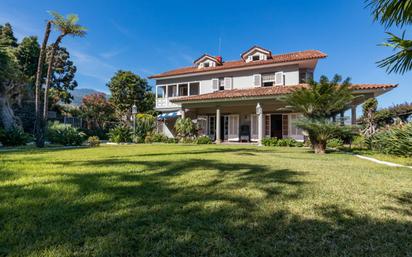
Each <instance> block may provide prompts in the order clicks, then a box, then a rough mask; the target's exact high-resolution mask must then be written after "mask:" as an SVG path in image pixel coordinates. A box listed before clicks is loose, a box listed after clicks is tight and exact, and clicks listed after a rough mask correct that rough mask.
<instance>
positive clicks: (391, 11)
mask: <svg viewBox="0 0 412 257" xmlns="http://www.w3.org/2000/svg"><path fill="white" fill-rule="evenodd" d="M365 2H366V3H367V7H369V8H371V9H372V14H373V16H374V20H375V21H379V22H380V23H381V24H383V25H385V26H386V28H389V27H391V26H392V25H396V26H400V27H402V26H404V25H406V24H412V15H411V13H412V0H366V1H365Z"/></svg>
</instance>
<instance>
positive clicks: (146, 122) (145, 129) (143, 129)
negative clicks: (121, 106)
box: [136, 113, 156, 138]
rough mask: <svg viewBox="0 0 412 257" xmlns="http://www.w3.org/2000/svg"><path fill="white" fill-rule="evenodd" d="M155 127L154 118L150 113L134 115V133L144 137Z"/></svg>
mask: <svg viewBox="0 0 412 257" xmlns="http://www.w3.org/2000/svg"><path fill="white" fill-rule="evenodd" d="M155 128H156V118H155V117H154V116H152V115H150V114H145V113H139V114H137V115H136V135H137V136H139V137H141V138H145V137H146V135H148V134H149V133H152V131H153V130H154V129H155Z"/></svg>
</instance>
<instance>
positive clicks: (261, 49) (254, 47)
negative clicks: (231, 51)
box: [240, 45, 272, 59]
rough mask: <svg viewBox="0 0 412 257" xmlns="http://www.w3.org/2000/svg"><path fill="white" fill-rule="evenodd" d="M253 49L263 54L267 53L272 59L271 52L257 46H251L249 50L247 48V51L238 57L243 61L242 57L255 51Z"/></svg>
mask: <svg viewBox="0 0 412 257" xmlns="http://www.w3.org/2000/svg"><path fill="white" fill-rule="evenodd" d="M255 49H258V50H260V51H263V52H267V53H268V54H269V56H270V58H272V52H271V51H269V50H267V49H265V48H263V47H260V46H257V45H254V46H252V47H251V48H249V49H248V50H246V51H244V52H243V53H242V54H241V55H240V57H241V58H242V59H245V58H244V56H245V55H246V54H248V53H249V52H251V51H253V50H255Z"/></svg>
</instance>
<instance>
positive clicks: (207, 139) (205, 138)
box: [196, 136, 212, 145]
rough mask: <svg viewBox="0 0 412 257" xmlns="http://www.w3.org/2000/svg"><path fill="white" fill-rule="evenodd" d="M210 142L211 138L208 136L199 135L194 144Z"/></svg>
mask: <svg viewBox="0 0 412 257" xmlns="http://www.w3.org/2000/svg"><path fill="white" fill-rule="evenodd" d="M211 143H212V140H211V139H210V137H208V136H200V137H198V138H197V139H196V144H198V145H209V144H211Z"/></svg>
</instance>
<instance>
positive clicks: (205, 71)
mask: <svg viewBox="0 0 412 257" xmlns="http://www.w3.org/2000/svg"><path fill="white" fill-rule="evenodd" d="M240 57H241V58H240V60H236V61H225V60H223V59H222V57H221V56H212V55H208V54H204V55H202V56H200V57H199V58H198V59H196V60H195V61H194V65H193V66H190V67H184V68H179V69H175V70H171V71H166V72H163V73H160V74H157V75H153V76H151V77H150V78H151V79H155V80H156V110H158V111H160V112H162V114H161V115H159V116H158V131H160V132H162V133H164V134H165V135H167V136H169V137H174V136H175V131H174V123H175V121H176V119H177V118H178V117H180V116H182V117H190V118H192V119H193V120H194V121H195V122H197V123H198V126H199V128H200V134H203V135H208V136H209V137H211V138H212V139H213V140H215V142H216V143H220V142H222V141H232V142H239V141H249V142H260V141H261V140H262V138H263V137H265V136H270V137H277V138H285V137H289V138H294V139H296V140H303V137H304V136H303V134H302V131H301V130H300V129H299V128H297V127H296V126H295V125H294V121H295V120H296V119H298V118H299V113H291V112H287V111H285V110H284V108H283V109H282V107H285V103H284V102H282V101H281V97H282V95H285V94H288V93H290V92H292V91H293V90H294V89H296V88H299V87H302V86H304V85H305V83H306V82H307V81H308V80H309V79H312V78H313V74H314V71H315V69H316V65H317V63H318V61H319V60H321V59H324V58H326V57H327V55H326V54H324V53H322V52H321V51H318V50H306V51H301V52H293V53H286V54H276V55H274V54H272V52H271V51H269V50H267V49H265V48H263V47H259V46H253V47H251V48H250V49H248V50H246V51H245V52H244V53H242V54H241V56H240ZM351 87H352V89H353V92H354V94H356V95H360V97H357V98H356V101H354V102H353V104H352V106H350V107H348V109H351V110H352V111H351V114H352V115H351V116H352V118H351V121H352V123H355V121H356V106H357V105H359V104H361V103H362V102H363V101H364V100H366V99H367V98H370V97H376V96H378V95H381V94H383V93H385V92H388V91H390V90H391V89H393V88H395V87H396V85H390V84H353V85H352V86H351ZM342 115H343V114H342Z"/></svg>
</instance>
